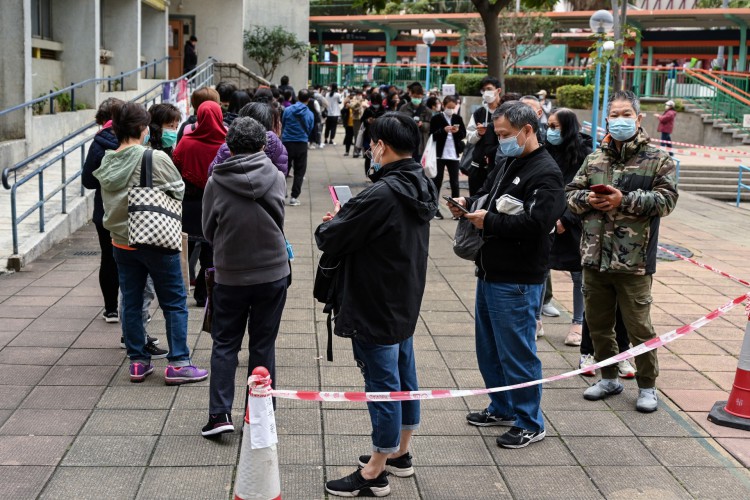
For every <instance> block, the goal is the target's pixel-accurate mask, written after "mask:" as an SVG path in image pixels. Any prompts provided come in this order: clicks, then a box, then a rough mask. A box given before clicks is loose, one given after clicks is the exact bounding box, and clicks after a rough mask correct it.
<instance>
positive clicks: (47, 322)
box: [26, 292, 101, 332]
mask: <svg viewBox="0 0 750 500" xmlns="http://www.w3.org/2000/svg"><path fill="white" fill-rule="evenodd" d="M99 293H100V294H101V292H99ZM89 323H91V320H90V319H67V320H65V321H60V320H59V319H55V318H46V317H45V318H37V319H35V320H34V321H33V322H32V323H31V324H30V325H29V326H28V327H27V328H26V330H28V331H32V332H82V331H83V330H84V329H85V328H86V326H87V325H88V324H89Z"/></svg>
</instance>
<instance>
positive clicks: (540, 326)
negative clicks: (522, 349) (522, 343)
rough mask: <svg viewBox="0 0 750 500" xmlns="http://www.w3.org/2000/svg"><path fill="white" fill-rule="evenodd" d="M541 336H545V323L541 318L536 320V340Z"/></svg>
mask: <svg viewBox="0 0 750 500" xmlns="http://www.w3.org/2000/svg"><path fill="white" fill-rule="evenodd" d="M539 337H544V325H543V324H542V320H541V319H538V320H536V336H535V337H534V340H536V339H538V338H539Z"/></svg>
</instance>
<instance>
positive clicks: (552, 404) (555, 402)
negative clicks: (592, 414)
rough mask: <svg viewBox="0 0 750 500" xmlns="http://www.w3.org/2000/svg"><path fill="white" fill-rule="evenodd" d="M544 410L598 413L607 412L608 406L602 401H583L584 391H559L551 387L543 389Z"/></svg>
mask: <svg viewBox="0 0 750 500" xmlns="http://www.w3.org/2000/svg"><path fill="white" fill-rule="evenodd" d="M610 399H612V398H610ZM542 408H543V409H544V411H550V410H579V411H597V410H606V409H607V404H606V403H605V402H604V401H601V400H600V401H586V400H585V399H583V390H581V389H559V388H556V387H554V386H549V387H544V388H543V389H542Z"/></svg>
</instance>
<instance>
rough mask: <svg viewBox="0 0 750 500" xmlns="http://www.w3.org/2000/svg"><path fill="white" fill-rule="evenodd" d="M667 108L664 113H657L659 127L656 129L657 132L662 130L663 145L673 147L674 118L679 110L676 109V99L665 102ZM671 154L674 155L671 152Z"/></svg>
mask: <svg viewBox="0 0 750 500" xmlns="http://www.w3.org/2000/svg"><path fill="white" fill-rule="evenodd" d="M665 106H666V108H667V110H666V111H665V112H664V114H661V115H660V114H656V115H654V116H656V118H657V119H658V120H659V127H658V128H657V129H656V131H657V132H661V145H662V147H665V148H671V147H672V130H674V119H675V117H676V116H677V112H676V111H675V110H674V101H667V102H666V104H665ZM669 156H674V155H673V154H672V153H671V152H670V153H669Z"/></svg>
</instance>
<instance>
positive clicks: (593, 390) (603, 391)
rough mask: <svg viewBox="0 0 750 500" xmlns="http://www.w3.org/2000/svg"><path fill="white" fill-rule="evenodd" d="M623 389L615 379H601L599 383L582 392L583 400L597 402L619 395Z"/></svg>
mask: <svg viewBox="0 0 750 500" xmlns="http://www.w3.org/2000/svg"><path fill="white" fill-rule="evenodd" d="M623 389H624V387H623V385H622V384H621V383H620V382H618V381H617V380H616V379H612V380H608V379H601V380H600V381H599V382H597V383H596V384H594V385H592V386H591V387H589V388H588V389H586V390H585V391H583V399H588V400H589V401H599V400H600V399H604V398H607V397H609V396H615V395H617V394H620V393H621V392H622V390H623Z"/></svg>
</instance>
